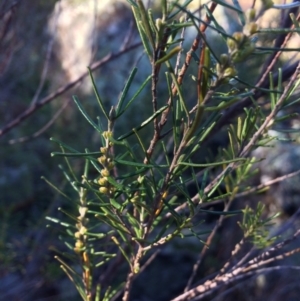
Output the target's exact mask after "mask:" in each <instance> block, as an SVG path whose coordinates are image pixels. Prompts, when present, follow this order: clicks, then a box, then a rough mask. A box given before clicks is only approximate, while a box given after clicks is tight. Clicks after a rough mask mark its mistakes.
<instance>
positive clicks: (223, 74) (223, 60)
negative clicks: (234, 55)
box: [216, 53, 237, 82]
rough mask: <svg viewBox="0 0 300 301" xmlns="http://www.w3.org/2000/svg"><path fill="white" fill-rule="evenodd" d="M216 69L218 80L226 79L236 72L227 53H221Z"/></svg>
mask: <svg viewBox="0 0 300 301" xmlns="http://www.w3.org/2000/svg"><path fill="white" fill-rule="evenodd" d="M216 71H217V75H218V80H219V81H223V82H224V81H228V80H229V79H230V78H231V77H234V76H235V75H236V74H237V71H236V69H235V67H234V65H233V63H232V60H231V58H230V56H229V55H228V54H225V53H223V54H221V56H220V63H218V64H217V65H216Z"/></svg>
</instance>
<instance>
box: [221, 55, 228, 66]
mask: <svg viewBox="0 0 300 301" xmlns="http://www.w3.org/2000/svg"><path fill="white" fill-rule="evenodd" d="M220 63H221V65H223V66H227V65H228V63H229V56H228V54H226V53H223V54H221V55H220Z"/></svg>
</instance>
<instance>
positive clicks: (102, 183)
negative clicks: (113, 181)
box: [98, 177, 108, 186]
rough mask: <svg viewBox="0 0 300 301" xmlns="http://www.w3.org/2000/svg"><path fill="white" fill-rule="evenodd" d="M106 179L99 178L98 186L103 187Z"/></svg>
mask: <svg viewBox="0 0 300 301" xmlns="http://www.w3.org/2000/svg"><path fill="white" fill-rule="evenodd" d="M107 182H108V181H107V177H102V178H99V180H98V184H99V185H100V186H105V185H106V184H107Z"/></svg>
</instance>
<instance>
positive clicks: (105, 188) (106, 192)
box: [99, 187, 108, 194]
mask: <svg viewBox="0 0 300 301" xmlns="http://www.w3.org/2000/svg"><path fill="white" fill-rule="evenodd" d="M99 191H100V192H101V193H103V194H108V188H107V187H100V188H99Z"/></svg>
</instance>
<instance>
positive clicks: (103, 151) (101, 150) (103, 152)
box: [100, 147, 108, 154]
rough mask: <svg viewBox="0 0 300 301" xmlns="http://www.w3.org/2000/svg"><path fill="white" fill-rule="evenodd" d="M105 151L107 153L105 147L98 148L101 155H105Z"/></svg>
mask: <svg viewBox="0 0 300 301" xmlns="http://www.w3.org/2000/svg"><path fill="white" fill-rule="evenodd" d="M107 151H108V149H107V147H100V152H101V153H102V154H107Z"/></svg>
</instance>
